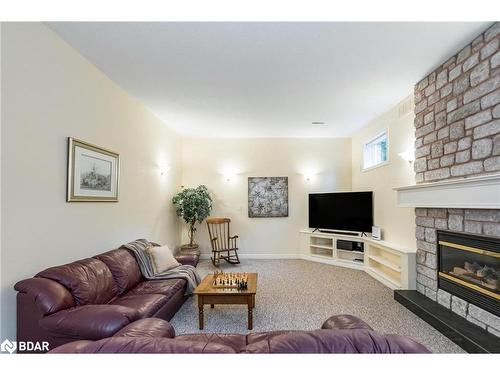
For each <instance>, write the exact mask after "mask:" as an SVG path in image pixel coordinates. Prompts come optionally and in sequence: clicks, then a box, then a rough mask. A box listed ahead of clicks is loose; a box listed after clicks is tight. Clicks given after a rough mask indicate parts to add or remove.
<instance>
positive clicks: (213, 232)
mask: <svg viewBox="0 0 500 375" xmlns="http://www.w3.org/2000/svg"><path fill="white" fill-rule="evenodd" d="M230 222H231V219H229V218H227V217H209V218H208V219H207V227H208V235H209V236H210V243H211V244H212V250H225V249H229V236H230V234H229V233H230V232H229V223H230Z"/></svg>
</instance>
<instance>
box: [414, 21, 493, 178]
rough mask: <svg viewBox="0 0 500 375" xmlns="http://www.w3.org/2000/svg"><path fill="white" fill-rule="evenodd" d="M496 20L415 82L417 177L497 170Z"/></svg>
mask: <svg viewBox="0 0 500 375" xmlns="http://www.w3.org/2000/svg"><path fill="white" fill-rule="evenodd" d="M499 33H500V24H499V23H496V24H494V25H493V26H492V27H491V28H489V29H488V30H486V32H485V33H484V34H481V35H480V36H478V37H477V38H476V39H474V40H473V41H472V43H470V44H469V45H467V46H466V47H465V48H463V49H462V50H461V51H460V52H459V53H458V54H457V55H455V56H453V57H452V58H450V59H449V60H448V61H446V62H445V63H444V64H443V65H441V66H440V67H439V68H437V69H436V70H435V71H434V72H432V73H431V74H429V75H428V76H427V77H425V78H424V79H423V80H421V81H420V82H419V83H418V84H417V85H416V86H415V139H416V141H415V163H414V168H415V173H416V181H417V183H418V182H430V181H437V180H444V179H448V178H452V177H461V176H471V175H478V174H483V173H488V172H494V171H499V170H500V120H499V118H500V104H499V103H500V52H499V40H500V35H499Z"/></svg>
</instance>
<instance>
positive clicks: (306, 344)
mask: <svg viewBox="0 0 500 375" xmlns="http://www.w3.org/2000/svg"><path fill="white" fill-rule="evenodd" d="M51 353H429V351H428V350H427V349H426V348H425V347H424V346H422V345H421V344H419V343H417V342H415V341H413V340H411V339H410V338H408V337H404V336H398V335H384V334H381V333H378V332H375V331H373V330H372V329H371V328H370V326H368V324H366V323H365V322H363V321H362V320H360V319H359V318H356V317H354V316H352V315H337V316H332V317H331V318H330V319H328V320H327V321H326V322H325V323H324V324H323V326H322V329H318V330H315V331H275V332H261V333H251V334H248V335H238V334H199V333H198V334H189V335H180V336H176V335H175V331H174V329H173V327H172V326H171V325H170V324H169V323H168V322H166V321H164V320H160V319H155V318H149V319H141V320H137V321H135V322H133V323H131V324H129V325H127V326H126V327H124V328H123V329H121V330H120V331H118V332H117V333H115V334H114V335H113V337H110V338H106V339H103V340H98V341H89V340H86V341H74V342H72V343H69V344H66V345H63V346H60V347H58V348H56V349H54V350H52V351H51Z"/></svg>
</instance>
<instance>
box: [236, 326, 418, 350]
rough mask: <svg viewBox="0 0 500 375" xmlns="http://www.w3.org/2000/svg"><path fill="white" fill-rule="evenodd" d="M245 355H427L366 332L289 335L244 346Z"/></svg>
mask: <svg viewBox="0 0 500 375" xmlns="http://www.w3.org/2000/svg"><path fill="white" fill-rule="evenodd" d="M244 352H245V353H339V354H341V353H367V354H369V353H373V354H379V353H380V354H389V353H428V350H427V349H426V348H425V347H424V346H422V345H421V344H419V343H416V342H415V341H413V340H411V339H409V338H406V337H402V336H391V335H383V334H381V333H378V332H374V331H370V330H366V329H353V330H335V329H333V330H330V329H321V330H315V331H309V332H305V331H303V332H292V333H290V334H287V335H278V336H274V337H270V338H269V339H268V340H260V341H257V342H255V343H253V344H250V345H247V346H246V348H245V351H244Z"/></svg>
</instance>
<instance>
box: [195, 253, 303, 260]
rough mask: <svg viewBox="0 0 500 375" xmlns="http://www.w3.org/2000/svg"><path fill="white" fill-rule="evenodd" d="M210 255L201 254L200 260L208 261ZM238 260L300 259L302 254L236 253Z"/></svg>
mask: <svg viewBox="0 0 500 375" xmlns="http://www.w3.org/2000/svg"><path fill="white" fill-rule="evenodd" d="M211 256H212V254H201V255H200V259H202V260H207V259H210V257H211ZM238 257H239V258H240V259H302V254H299V253H287V254H279V253H278V254H276V253H275V254H272V253H238Z"/></svg>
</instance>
